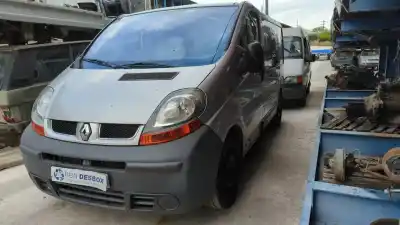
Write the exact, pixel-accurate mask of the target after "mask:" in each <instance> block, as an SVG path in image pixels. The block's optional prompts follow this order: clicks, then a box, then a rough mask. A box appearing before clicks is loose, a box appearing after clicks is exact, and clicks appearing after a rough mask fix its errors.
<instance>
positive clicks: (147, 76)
mask: <svg viewBox="0 0 400 225" xmlns="http://www.w3.org/2000/svg"><path fill="white" fill-rule="evenodd" d="M176 75H178V73H177V72H171V73H127V74H124V75H123V76H122V77H121V78H119V80H120V81H130V80H172V79H174V78H175V77H176Z"/></svg>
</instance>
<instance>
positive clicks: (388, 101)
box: [345, 79, 400, 124]
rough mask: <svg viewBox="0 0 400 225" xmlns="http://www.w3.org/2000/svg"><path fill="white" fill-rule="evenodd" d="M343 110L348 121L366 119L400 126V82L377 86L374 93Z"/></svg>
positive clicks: (395, 81)
mask: <svg viewBox="0 0 400 225" xmlns="http://www.w3.org/2000/svg"><path fill="white" fill-rule="evenodd" d="M345 108H346V114H347V116H348V117H349V118H350V119H354V118H359V117H367V118H368V120H370V121H371V122H376V123H389V124H400V80H399V79H397V80H394V81H391V82H384V83H381V84H379V86H378V90H377V92H376V93H374V94H372V95H370V96H368V97H366V98H364V101H363V102H354V103H349V104H348V105H347V106H346V107H345Z"/></svg>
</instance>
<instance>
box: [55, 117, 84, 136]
mask: <svg viewBox="0 0 400 225" xmlns="http://www.w3.org/2000/svg"><path fill="white" fill-rule="evenodd" d="M77 124H78V123H77V122H71V121H64V120H52V121H51V129H53V131H54V132H56V133H60V134H67V135H75V134H76V126H77Z"/></svg>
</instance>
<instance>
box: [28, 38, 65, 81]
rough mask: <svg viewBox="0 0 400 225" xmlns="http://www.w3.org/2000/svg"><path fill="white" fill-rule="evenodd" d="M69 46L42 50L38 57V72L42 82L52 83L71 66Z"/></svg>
mask: <svg viewBox="0 0 400 225" xmlns="http://www.w3.org/2000/svg"><path fill="white" fill-rule="evenodd" d="M71 62H72V61H71V57H70V52H69V46H68V45H61V46H54V47H51V48H48V49H42V50H41V51H40V52H39V53H38V54H37V57H36V70H37V72H38V76H39V80H40V81H41V82H47V81H51V80H53V79H54V78H56V77H57V76H58V75H59V74H60V73H61V72H62V71H63V70H64V69H65V68H67V67H68V66H69V64H71Z"/></svg>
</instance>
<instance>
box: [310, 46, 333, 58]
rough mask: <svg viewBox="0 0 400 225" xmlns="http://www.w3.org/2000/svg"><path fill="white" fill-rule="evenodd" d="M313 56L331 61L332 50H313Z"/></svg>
mask: <svg viewBox="0 0 400 225" xmlns="http://www.w3.org/2000/svg"><path fill="white" fill-rule="evenodd" d="M311 54H314V55H315V56H316V59H318V60H330V59H331V54H332V49H330V48H326V49H311Z"/></svg>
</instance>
